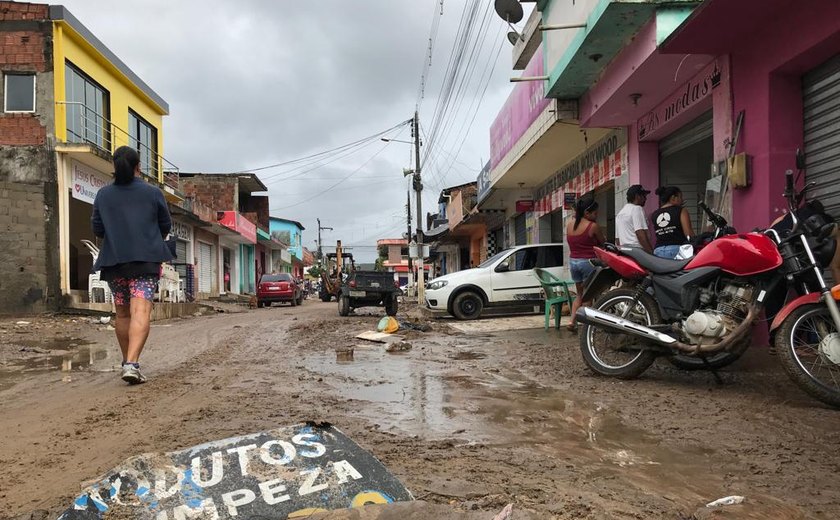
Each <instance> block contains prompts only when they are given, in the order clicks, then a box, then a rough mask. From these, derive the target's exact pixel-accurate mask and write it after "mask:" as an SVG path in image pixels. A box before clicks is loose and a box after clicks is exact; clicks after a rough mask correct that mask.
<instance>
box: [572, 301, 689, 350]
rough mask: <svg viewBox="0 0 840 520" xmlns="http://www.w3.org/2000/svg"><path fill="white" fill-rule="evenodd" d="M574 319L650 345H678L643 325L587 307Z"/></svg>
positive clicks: (674, 340) (665, 335) (667, 336)
mask: <svg viewBox="0 0 840 520" xmlns="http://www.w3.org/2000/svg"><path fill="white" fill-rule="evenodd" d="M575 319H576V320H577V321H579V322H581V323H586V324H588V325H594V326H596V327H602V328H606V329H610V330H612V331H615V332H623V333H624V334H630V335H633V336H636V337H639V338H642V339H646V340H648V341H650V342H652V343H656V344H657V345H662V346H665V347H673V346H676V344H677V343H679V342H678V341H677V339H676V338H672V337H671V336H669V335H667V334H663V333H661V332H659V331H657V330H653V329H652V328H650V327H645V326H644V325H639V324H638V323H633V322H632V321H630V320H625V319H624V318H621V317H619V316H615V315H614V314H607V313H606V312H601V311H597V310H595V309H591V308H589V307H581V308H580V309H578V311H577V313H576V314H575Z"/></svg>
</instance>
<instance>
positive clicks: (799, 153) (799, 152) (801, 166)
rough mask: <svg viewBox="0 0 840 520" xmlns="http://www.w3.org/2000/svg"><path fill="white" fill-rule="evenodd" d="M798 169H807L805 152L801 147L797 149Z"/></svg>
mask: <svg viewBox="0 0 840 520" xmlns="http://www.w3.org/2000/svg"><path fill="white" fill-rule="evenodd" d="M796 169H798V170H804V169H805V154H804V153H802V150H801V149H800V148H797V149H796Z"/></svg>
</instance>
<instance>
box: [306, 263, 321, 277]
mask: <svg viewBox="0 0 840 520" xmlns="http://www.w3.org/2000/svg"><path fill="white" fill-rule="evenodd" d="M323 271H324V270H323V268H322V267H321V266H320V265H313V266H312V267H310V268H309V276H312V277H314V278H320V277H321V273H322V272H323Z"/></svg>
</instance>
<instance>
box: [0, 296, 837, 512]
mask: <svg viewBox="0 0 840 520" xmlns="http://www.w3.org/2000/svg"><path fill="white" fill-rule="evenodd" d="M365 311H366V309H362V310H360V311H359V312H360V315H356V316H350V317H347V318H339V317H338V316H337V313H336V309H335V304H324V303H321V302H315V301H311V300H308V301H306V302H305V304H304V305H303V306H302V307H297V308H290V307H274V308H270V309H260V310H253V311H250V312H243V313H238V314H231V313H225V314H219V315H217V316H207V317H200V318H193V319H188V320H173V321H171V322H167V323H157V324H155V326H154V328H153V330H152V335H151V339H150V343H149V347H148V349H147V351H146V352H145V353H144V360H143V361H144V363H143V364H144V371H145V372H148V375H149V376H150V382H149V383H148V384H146V385H142V386H139V387H126V386H125V385H124V384H123V383H122V382H121V381H119V379H118V374H117V372H115V371H114V369H115V367H116V366H117V365H119V359H115V357H118V355H119V354H118V350H117V347H116V344H115V341H114V339H113V332H111V331H108V330H100V329H104V327H102V326H96V325H93V324H89V325H84V324H81V325H77V326H76V325H75V324H72V323H71V324H70V325H67V328H68V330H67V331H64V330H63V329H62V328H61V327H63V326H61V325H58V326H56V327H57V328H56V330H53V329H49V327H48V326H47V325H48V324H43V326H44V327H45V328H47V329H49V330H50V333H49V334H46V333H43V332H42V333H41V336H43V338H39V337H31V336H33V335H27V333H25V332H18V331H17V330H18V329H17V328H16V326H15V325H14V321H13V322H10V323H0V341H3V342H4V343H8V342H9V340H8V339H7V337H12V338H17V339H18V341H17V343H18V344H21V345H22V343H21V342H23V341H30V342H31V343H30V345H31V346H30V347H29V348H43V349H44V350H48V348H49V346H47V347H39V346H38V345H37V344H38V340H39V339H44V340H49V338H53V337H63V338H70V337H72V338H74V339H73V340H72V341H73V342H74V345H75V346H73V347H70V346H69V343H67V344H66V345H62V348H63V350H66V352H62V353H61V354H59V355H49V354H44V353H40V354H41V355H40V357H39V356H35V358H36V359H39V360H40V361H37V362H36V361H31V360H30V361H27V362H26V363H29V364H26V363H23V364H22V365H21V364H20V363H18V364H17V365H16V364H15V363H16V362H7V363H6V364H5V365H4V364H2V360H0V428H2V431H3V432H4V442H3V443H0V467H2V472H0V517H3V516H4V515H5V516H7V517H15V516H17V515H22V514H27V513H28V512H30V511H34V510H45V511H47V512H49V514H50V515H53V516H55V515H56V513H58V512H59V511H60V510H62V509H63V508H64V507H66V506H67V505H68V504H69V503H70V501H71V500H72V498H73V496H74V495H75V494H76V493H77V492H78V491H79V489H80V483H82V482H84V481H87V480H89V479H93V478H95V477H97V476H99V475H100V474H102V473H104V472H105V471H107V470H108V469H110V468H112V467H114V466H116V465H117V464H119V463H120V462H121V461H122V460H124V459H126V458H128V457H130V456H132V455H136V454H138V453H142V452H148V451H158V452H159V451H172V450H177V449H179V448H184V447H188V446H192V445H195V444H199V443H203V442H206V441H210V440H215V439H221V438H226V437H231V436H236V435H242V434H246V433H251V432H258V431H263V430H267V429H271V428H275V427H277V426H283V425H288V424H293V423H297V422H301V421H307V420H314V421H327V422H330V423H332V424H335V425H336V426H338V427H339V428H341V430H342V431H344V432H345V433H346V434H347V435H348V436H349V437H351V438H352V439H354V440H355V441H356V442H357V443H358V444H360V445H361V446H362V447H364V448H366V449H368V450H370V451H371V452H372V453H373V455H375V456H376V457H377V458H379V459H380V460H381V461H382V462H383V463H384V464H385V465H386V466H387V467H388V468H389V469H390V470H391V471H392V472H393V473H394V474H395V475H396V476H397V477H399V478H400V479H401V480H402V481H403V482H404V483H405V484H406V486H407V487H408V488H409V489H410V490H412V492H413V493H414V495H415V497H417V498H420V499H422V500H424V501H426V502H431V503H432V504H433V505H434V504H439V505H446V506H449V509H456V510H461V511H473V512H475V511H486V512H487V513H488V514H487V518H492V516H493V515H492V514H490V513H493V514H495V513H496V512H498V511H499V510H501V509H502V508H503V507H504V506H505V505H506V504H507V503H513V504H514V505H515V508H516V509H517V510H520V511H526V512H529V513H530V514H531V516H532V517H534V518H561V519H567V518H568V519H571V518H593V519H594V518H640V519H641V518H686V519H687V518H826V519H828V518H838V517H840V491H838V490H837V489H836V486H833V485H832V483H831V477H833V476H834V475H835V474H836V473H837V471H838V469H840V454H838V452H837V449H836V447H837V446H838V441H840V433H838V431H840V415H839V414H838V412H836V411H834V410H830V409H827V408H825V407H823V406H822V405H820V404H819V403H817V402H815V401H813V400H811V399H809V398H808V397H806V396H805V395H804V394H802V393H801V392H800V391H799V390H798V389H797V388H796V387H795V386H794V385H793V384H792V383H790V382H789V381H788V380H787V378H786V377H785V376H784V374H783V373H782V372H781V370H780V368H779V367H778V363H777V362H776V360H775V359H774V358H773V357H772V356H769V355H768V354H766V353H764V352H759V351H757V350H756V351H755V352H752V353H751V354H749V355H748V356H747V357H746V358H745V359H744V360H742V361H741V362H739V363H738V364H737V365H736V366H734V367H732V368H731V369H729V370H727V371H724V372H723V373H722V377H723V379H724V382H725V384H724V385H723V386H718V385H716V384H715V382H714V379H713V378H712V377H711V376H710V375H709V374H707V373H703V372H695V373H685V372H680V371H677V370H675V369H673V368H669V366H667V365H666V364H664V363H662V364H660V365H659V366H658V367H656V368H654V369H652V370H650V371H649V372H648V373H647V374H646V375H645V377H644V378H643V379H640V380H637V381H614V380H606V379H603V378H596V377H594V376H592V375H590V374H589V373H588V372H587V370H586V369H585V368H584V367H583V364H582V361H581V359H580V353H579V350H578V345H577V340H576V338H575V337H572V336H571V335H570V334H569V333H567V332H565V331H562V332H558V331H554V330H551V331H543V330H542V329H529V330H515V331H494V332H487V331H484V332H472V333H463V332H458V331H456V330H455V329H454V328H451V327H450V326H449V325H448V322H446V321H445V320H438V321H436V322H434V323H433V325H432V326H433V330H432V331H430V332H422V333H421V332H409V333H407V334H405V339H406V341H407V342H408V343H410V344H411V345H412V348H411V349H410V350H408V351H405V352H395V353H388V352H386V351H385V347H384V345H382V344H376V343H371V342H365V341H363V340H358V339H355V336H356V335H357V334H358V333H360V332H363V331H365V330H371V329H373V328H374V327H375V325H376V322H377V321H378V319H379V313H376V312H374V310H373V309H371V310H370V312H369V313H365ZM362 313H365V314H362ZM71 325H73V326H71ZM3 329H6V331H7V332H8V335H3V333H2V330H3ZM401 334H402V333H401ZM24 346H25V345H24ZM64 347H66V348H64ZM350 347H352V355H349V350H350ZM337 349H338V350H339V352H336V350H337ZM7 350H10V349H9V348H7ZM91 352H93V353H94V354H91ZM0 353H2V347H0ZM34 354H39V352H37V351H35V352H34ZM77 354H78V355H77ZM68 356H69V357H71V358H72V357H73V356H76V357H75V359H76V365H73V364H72V363H71V366H70V367H69V369H67V368H68V367H67V364H66V363H65V362H64V360H66V359H67V358H68ZM58 358H60V359H61V360H62V362H61V363H57V362H56V359H58ZM7 361H8V360H7ZM32 363H35V364H36V367H35V368H33V365H32ZM38 363H41V365H38ZM62 366H63V367H64V368H65V370H64V371H62V370H61V367H62ZM24 370H25V371H24ZM727 495H744V496H746V497H747V502H746V503H745V504H743V505H738V506H730V507H726V508H720V509H717V510H711V509H706V508H705V507H703V505H704V504H705V503H707V502H710V501H712V500H715V499H717V498H720V497H723V496H727ZM26 518H29V517H28V516H26Z"/></svg>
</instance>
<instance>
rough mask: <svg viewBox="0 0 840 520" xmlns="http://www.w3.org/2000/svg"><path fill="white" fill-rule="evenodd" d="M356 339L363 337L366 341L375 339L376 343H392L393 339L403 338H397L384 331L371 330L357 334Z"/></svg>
mask: <svg viewBox="0 0 840 520" xmlns="http://www.w3.org/2000/svg"><path fill="white" fill-rule="evenodd" d="M356 339H363V340H366V341H374V342H376V343H390V342H392V341H399V340H401V339H402V338H396V339H395V337H394V336H393V335H391V334H386V333H384V332H376V331H375V330H369V331H366V332H362V333H361V334H358V335H357V336H356Z"/></svg>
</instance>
